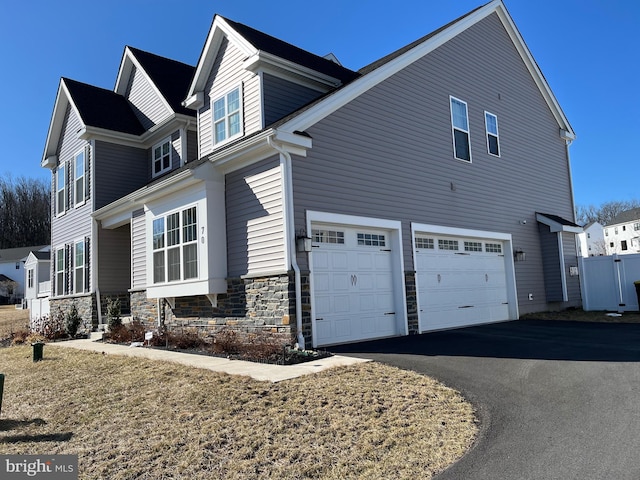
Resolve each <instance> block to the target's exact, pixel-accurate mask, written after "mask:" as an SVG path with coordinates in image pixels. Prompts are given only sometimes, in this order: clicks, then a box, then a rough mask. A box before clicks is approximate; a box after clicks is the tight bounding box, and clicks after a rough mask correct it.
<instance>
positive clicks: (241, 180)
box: [226, 158, 286, 277]
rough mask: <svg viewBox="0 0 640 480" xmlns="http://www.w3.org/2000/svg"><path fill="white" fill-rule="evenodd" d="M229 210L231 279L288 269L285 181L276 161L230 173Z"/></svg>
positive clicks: (228, 230) (228, 249)
mask: <svg viewBox="0 0 640 480" xmlns="http://www.w3.org/2000/svg"><path fill="white" fill-rule="evenodd" d="M226 209H227V210H226V215H227V245H228V248H227V268H228V274H229V276H230V277H238V276H241V275H255V274H260V273H268V272H275V271H283V270H285V269H286V266H285V256H284V233H283V232H284V225H283V210H282V182H281V169H280V165H279V162H278V160H277V158H276V159H271V160H266V161H262V162H259V163H257V164H255V165H252V166H251V167H247V168H244V169H242V170H238V171H236V172H233V173H231V174H228V175H227V177H226Z"/></svg>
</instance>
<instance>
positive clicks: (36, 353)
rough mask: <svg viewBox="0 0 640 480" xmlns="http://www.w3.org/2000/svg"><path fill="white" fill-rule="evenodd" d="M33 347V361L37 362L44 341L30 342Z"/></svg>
mask: <svg viewBox="0 0 640 480" xmlns="http://www.w3.org/2000/svg"><path fill="white" fill-rule="evenodd" d="M31 346H32V347H33V361H34V362H39V361H40V360H42V352H43V351H44V343H43V342H35V343H32V344H31Z"/></svg>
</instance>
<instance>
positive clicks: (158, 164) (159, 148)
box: [153, 138, 171, 177]
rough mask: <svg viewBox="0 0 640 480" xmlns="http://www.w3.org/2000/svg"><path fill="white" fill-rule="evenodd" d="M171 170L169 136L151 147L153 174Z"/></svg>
mask: <svg viewBox="0 0 640 480" xmlns="http://www.w3.org/2000/svg"><path fill="white" fill-rule="evenodd" d="M168 170H171V138H166V139H164V140H163V141H162V142H160V143H158V144H157V145H155V146H154V147H153V176H154V177H155V176H157V175H160V174H161V173H164V172H166V171H168Z"/></svg>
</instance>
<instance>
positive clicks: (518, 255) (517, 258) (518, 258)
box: [513, 249, 527, 262]
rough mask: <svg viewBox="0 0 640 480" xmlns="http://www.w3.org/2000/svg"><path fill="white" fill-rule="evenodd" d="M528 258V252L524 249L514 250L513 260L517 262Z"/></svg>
mask: <svg viewBox="0 0 640 480" xmlns="http://www.w3.org/2000/svg"><path fill="white" fill-rule="evenodd" d="M526 259H527V254H526V253H524V252H523V251H522V250H520V249H518V250H514V252H513V260H514V261H516V262H524V261H525V260H526Z"/></svg>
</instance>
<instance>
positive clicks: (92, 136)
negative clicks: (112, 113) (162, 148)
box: [78, 114, 195, 148]
mask: <svg viewBox="0 0 640 480" xmlns="http://www.w3.org/2000/svg"><path fill="white" fill-rule="evenodd" d="M194 121H195V119H194V118H193V117H190V116H188V115H184V114H172V115H171V116H170V117H167V118H166V119H165V120H163V121H162V122H161V123H159V124H157V125H154V126H153V127H152V128H151V129H149V130H147V131H146V132H144V133H143V134H142V135H139V136H138V135H132V134H130V133H124V132H117V131H115V130H107V129H105V128H99V127H84V128H83V129H81V130H80V131H79V133H78V138H80V139H81V140H102V141H105V142H116V143H119V144H121V145H126V146H129V147H136V148H150V147H151V146H153V144H154V143H155V142H156V141H157V140H158V139H160V138H164V137H166V136H167V135H170V134H171V133H173V132H175V131H176V130H180V129H181V128H185V126H186V125H187V124H189V123H193V122H194Z"/></svg>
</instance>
